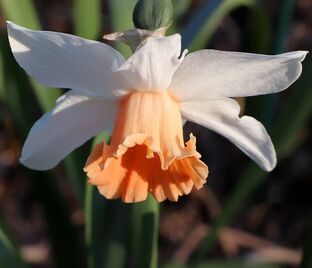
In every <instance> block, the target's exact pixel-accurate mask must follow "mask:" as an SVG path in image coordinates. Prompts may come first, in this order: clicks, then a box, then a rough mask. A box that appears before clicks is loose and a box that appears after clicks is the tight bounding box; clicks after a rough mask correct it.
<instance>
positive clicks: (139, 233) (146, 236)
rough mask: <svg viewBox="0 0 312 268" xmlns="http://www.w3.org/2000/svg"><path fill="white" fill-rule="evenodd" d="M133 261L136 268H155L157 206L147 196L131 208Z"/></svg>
mask: <svg viewBox="0 0 312 268" xmlns="http://www.w3.org/2000/svg"><path fill="white" fill-rule="evenodd" d="M132 217H133V231H132V241H133V254H132V256H133V261H134V263H135V267H138V268H157V267H158V266H157V263H158V225H159V223H158V222H159V205H158V203H157V202H156V201H155V199H154V198H153V197H152V196H151V195H149V196H148V198H147V200H146V201H144V202H142V203H138V204H134V206H133V212H132Z"/></svg>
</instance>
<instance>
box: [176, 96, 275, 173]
mask: <svg viewBox="0 0 312 268" xmlns="http://www.w3.org/2000/svg"><path fill="white" fill-rule="evenodd" d="M180 107H181V113H182V116H183V117H184V118H186V119H187V120H188V121H192V122H195V123H197V124H200V125H202V126H205V127H207V128H209V129H211V130H213V131H215V132H217V133H219V134H221V135H223V136H224V137H226V138H227V139H229V140H230V141H231V142H233V143H234V144H235V145H236V146H237V147H238V148H240V149H241V150H242V151H243V152H245V153H246V154H247V155H248V156H249V157H250V158H251V159H253V160H254V161H256V162H257V163H258V164H259V165H260V167H261V168H263V169H264V170H266V171H271V170H272V169H273V168H274V167H275V165H276V153H275V150H274V147H273V144H272V141H271V139H270V137H269V135H268V134H267V132H266V130H265V128H264V127H263V125H262V124H261V123H260V122H259V121H257V120H256V119H254V118H252V117H250V116H243V117H241V118H239V116H238V115H239V111H240V107H239V105H238V103H237V102H236V101H234V100H233V99H226V98H223V99H216V100H196V101H195V100H193V101H188V102H182V103H181V106H180Z"/></svg>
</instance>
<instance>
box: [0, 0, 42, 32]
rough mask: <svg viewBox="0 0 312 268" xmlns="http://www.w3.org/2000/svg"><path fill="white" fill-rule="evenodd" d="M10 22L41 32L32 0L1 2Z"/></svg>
mask: <svg viewBox="0 0 312 268" xmlns="http://www.w3.org/2000/svg"><path fill="white" fill-rule="evenodd" d="M0 4H1V7H2V10H3V11H4V14H5V17H6V19H8V20H12V21H14V23H17V24H20V25H23V26H24V27H27V28H31V29H33V30H40V28H41V26H40V22H39V18H38V16H37V13H36V10H35V7H34V4H33V1H32V0H0Z"/></svg>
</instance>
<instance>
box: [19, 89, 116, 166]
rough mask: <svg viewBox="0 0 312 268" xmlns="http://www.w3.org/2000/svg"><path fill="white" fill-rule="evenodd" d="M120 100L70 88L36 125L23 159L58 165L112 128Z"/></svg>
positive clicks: (37, 163)
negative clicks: (108, 98) (91, 139)
mask: <svg viewBox="0 0 312 268" xmlns="http://www.w3.org/2000/svg"><path fill="white" fill-rule="evenodd" d="M115 112H116V103H114V102H106V101H104V100H103V98H100V97H97V98H91V97H88V96H85V95H81V94H78V93H75V92H72V91H69V92H68V93H66V94H65V95H63V96H62V97H61V98H60V99H59V100H58V101H57V104H56V107H55V108H54V109H53V110H52V111H51V112H49V113H46V114H45V115H43V117H41V118H40V119H39V120H38V121H37V122H36V123H35V124H34V126H33V127H32V129H31V130H30V133H29V135H28V137H27V139H26V142H25V144H24V147H23V151H22V156H21V159H20V161H21V162H22V163H23V164H24V165H25V166H27V167H30V168H32V169H37V170H46V169H50V168H52V167H54V166H56V165H57V164H58V163H59V162H60V161H61V160H62V159H63V158H64V157H65V156H66V155H68V154H69V153H70V152H71V151H73V150H74V149H76V148H77V147H78V146H80V145H82V144H83V143H85V142H86V141H87V140H89V139H90V138H92V137H93V136H95V135H96V134H97V133H99V132H100V131H101V130H104V129H110V128H111V126H112V124H113V122H114V118H115Z"/></svg>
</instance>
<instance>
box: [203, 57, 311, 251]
mask: <svg viewBox="0 0 312 268" xmlns="http://www.w3.org/2000/svg"><path fill="white" fill-rule="evenodd" d="M307 60H308V61H306V62H305V64H304V67H303V69H304V72H303V74H302V77H301V78H300V79H299V80H298V81H297V82H296V83H295V84H294V85H293V86H292V88H291V89H289V93H290V96H289V97H288V101H287V103H286V104H285V106H284V107H283V109H282V110H281V111H280V112H279V117H278V118H277V120H276V124H275V126H274V128H273V131H272V140H273V144H275V148H276V152H277V158H278V161H281V160H282V158H283V157H286V156H287V155H288V154H289V153H290V152H291V151H293V150H294V148H296V146H297V145H298V142H299V140H298V139H297V137H298V134H299V132H300V131H301V129H302V128H303V127H304V125H305V123H306V121H307V119H308V118H309V116H310V115H311V113H312V77H311V75H310V73H311V71H312V61H311V60H310V61H309V59H307ZM266 175H267V173H265V172H264V171H262V170H260V168H259V167H257V166H256V165H255V164H253V163H252V164H250V166H248V168H247V169H246V170H245V172H244V173H243V174H242V176H241V179H240V180H239V182H238V183H237V184H236V185H235V188H234V189H233V191H232V193H231V195H230V196H229V198H228V200H227V202H226V203H225V205H224V209H223V211H222V213H221V215H220V216H219V217H218V218H217V219H216V220H215V222H214V223H213V228H212V231H211V232H210V234H209V236H208V237H207V238H206V239H204V240H203V241H202V243H201V244H200V247H199V249H198V251H197V253H198V254H197V255H198V256H203V255H204V254H205V253H206V252H207V251H209V250H210V249H211V248H212V247H213V246H214V244H215V243H216V241H217V237H218V236H217V235H218V231H219V230H220V229H221V228H222V227H223V226H224V225H226V224H228V223H230V222H231V220H232V219H233V217H234V216H235V215H236V213H237V212H238V211H239V209H240V208H241V207H242V205H243V204H244V202H246V200H247V199H248V198H249V197H250V195H251V193H252V192H253V191H254V190H255V189H256V188H257V187H258V186H259V185H260V184H261V183H262V182H263V180H264V178H265V177H266Z"/></svg>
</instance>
